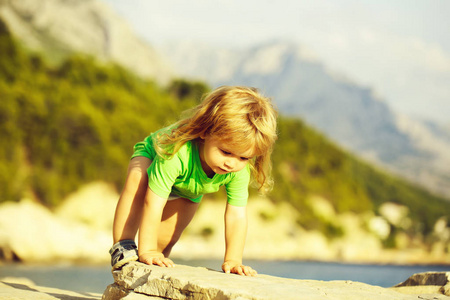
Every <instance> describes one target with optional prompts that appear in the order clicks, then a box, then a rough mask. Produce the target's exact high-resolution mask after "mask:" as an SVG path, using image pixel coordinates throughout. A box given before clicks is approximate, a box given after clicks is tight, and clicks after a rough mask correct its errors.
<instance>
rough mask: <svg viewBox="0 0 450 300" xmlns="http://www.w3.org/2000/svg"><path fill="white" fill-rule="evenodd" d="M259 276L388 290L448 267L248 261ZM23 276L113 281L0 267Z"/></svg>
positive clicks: (63, 285) (105, 276)
mask: <svg viewBox="0 0 450 300" xmlns="http://www.w3.org/2000/svg"><path fill="white" fill-rule="evenodd" d="M175 263H179V264H185V265H191V266H201V267H206V268H210V269H215V270H220V266H221V261H220V260H211V259H204V260H188V261H187V260H175ZM246 264H247V265H250V266H252V267H253V268H254V269H255V270H257V271H258V273H260V274H267V275H273V276H279V277H286V278H293V279H312V280H325V281H330V280H351V281H359V282H364V283H368V284H371V285H377V286H381V287H390V286H393V285H396V284H397V283H400V282H403V281H404V280H406V279H407V278H408V277H409V276H411V275H412V274H414V273H421V272H428V271H436V272H443V271H445V272H449V271H450V266H435V265H432V266H428V265H408V266H401V265H362V264H341V263H328V262H310V261H260V260H247V261H246ZM7 276H12V277H26V278H28V279H31V280H32V281H33V282H35V283H36V284H37V285H40V286H47V287H55V288H60V289H65V290H71V291H77V292H95V293H103V291H104V290H105V288H106V286H107V285H109V284H111V283H112V282H113V278H112V275H111V269H110V267H109V266H108V265H103V266H84V265H54V266H44V265H24V264H4V265H0V278H2V277H7Z"/></svg>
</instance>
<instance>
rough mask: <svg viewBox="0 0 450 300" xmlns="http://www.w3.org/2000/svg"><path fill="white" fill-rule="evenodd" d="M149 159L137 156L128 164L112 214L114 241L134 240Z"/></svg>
mask: <svg viewBox="0 0 450 300" xmlns="http://www.w3.org/2000/svg"><path fill="white" fill-rule="evenodd" d="M150 164H151V160H150V159H148V158H146V157H143V156H138V157H135V158H133V159H132V160H131V161H130V164H129V165H128V175H127V179H126V181H125V186H124V188H123V191H122V194H121V195H120V198H119V202H118V203H117V207H116V213H115V216H114V225H113V239H114V243H117V242H118V241H122V240H134V238H135V236H136V233H137V230H138V228H139V224H140V222H141V217H142V207H143V205H144V198H145V193H146V191H147V185H148V176H147V168H148V167H149V166H150Z"/></svg>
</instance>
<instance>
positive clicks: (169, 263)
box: [162, 258, 175, 268]
mask: <svg viewBox="0 0 450 300" xmlns="http://www.w3.org/2000/svg"><path fill="white" fill-rule="evenodd" d="M162 262H163V264H164V266H166V267H168V268H172V267H174V266H175V264H174V263H173V261H172V260H171V259H170V258H164V260H163V261H162Z"/></svg>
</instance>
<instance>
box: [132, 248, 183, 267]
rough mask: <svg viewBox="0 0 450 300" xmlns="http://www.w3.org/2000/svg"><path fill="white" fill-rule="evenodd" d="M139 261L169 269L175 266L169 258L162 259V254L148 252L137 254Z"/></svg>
mask: <svg viewBox="0 0 450 300" xmlns="http://www.w3.org/2000/svg"><path fill="white" fill-rule="evenodd" d="M139 261H140V262H143V263H145V264H147V265H157V266H160V267H169V268H172V267H174V266H175V264H174V263H173V261H172V260H171V259H170V258H166V257H164V255H163V254H162V253H158V252H155V253H153V252H148V253H143V254H139Z"/></svg>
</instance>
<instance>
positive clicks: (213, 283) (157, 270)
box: [102, 262, 450, 300]
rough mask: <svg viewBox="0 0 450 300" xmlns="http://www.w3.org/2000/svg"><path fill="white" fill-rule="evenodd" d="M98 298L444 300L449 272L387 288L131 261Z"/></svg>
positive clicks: (448, 293) (448, 292)
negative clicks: (251, 275)
mask: <svg viewBox="0 0 450 300" xmlns="http://www.w3.org/2000/svg"><path fill="white" fill-rule="evenodd" d="M113 277H114V283H113V284H111V285H109V286H108V287H107V288H106V290H105V292H104V294H103V297H102V299H104V300H116V299H128V300H133V299H136V300H138V299H140V300H143V299H241V300H243V299H253V300H256V299H308V300H314V299H345V300H351V299H358V300H360V299H384V300H389V299H392V300H394V299H395V300H400V299H418V298H419V299H450V297H448V296H450V284H449V278H450V272H449V273H421V274H416V275H414V276H412V277H411V278H409V279H408V280H406V281H405V282H403V283H401V284H399V285H398V286H396V287H393V288H389V289H386V288H382V287H378V286H371V285H368V284H364V283H360V282H353V281H318V280H295V279H287V278H280V277H274V276H268V275H262V274H260V275H258V276H257V277H243V276H239V275H234V274H224V273H222V272H219V271H215V270H210V269H206V268H199V267H189V266H183V265H177V266H176V267H174V268H161V267H157V266H148V265H145V264H141V263H138V262H132V263H129V264H128V265H126V266H124V267H123V268H122V270H118V271H114V272H113Z"/></svg>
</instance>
